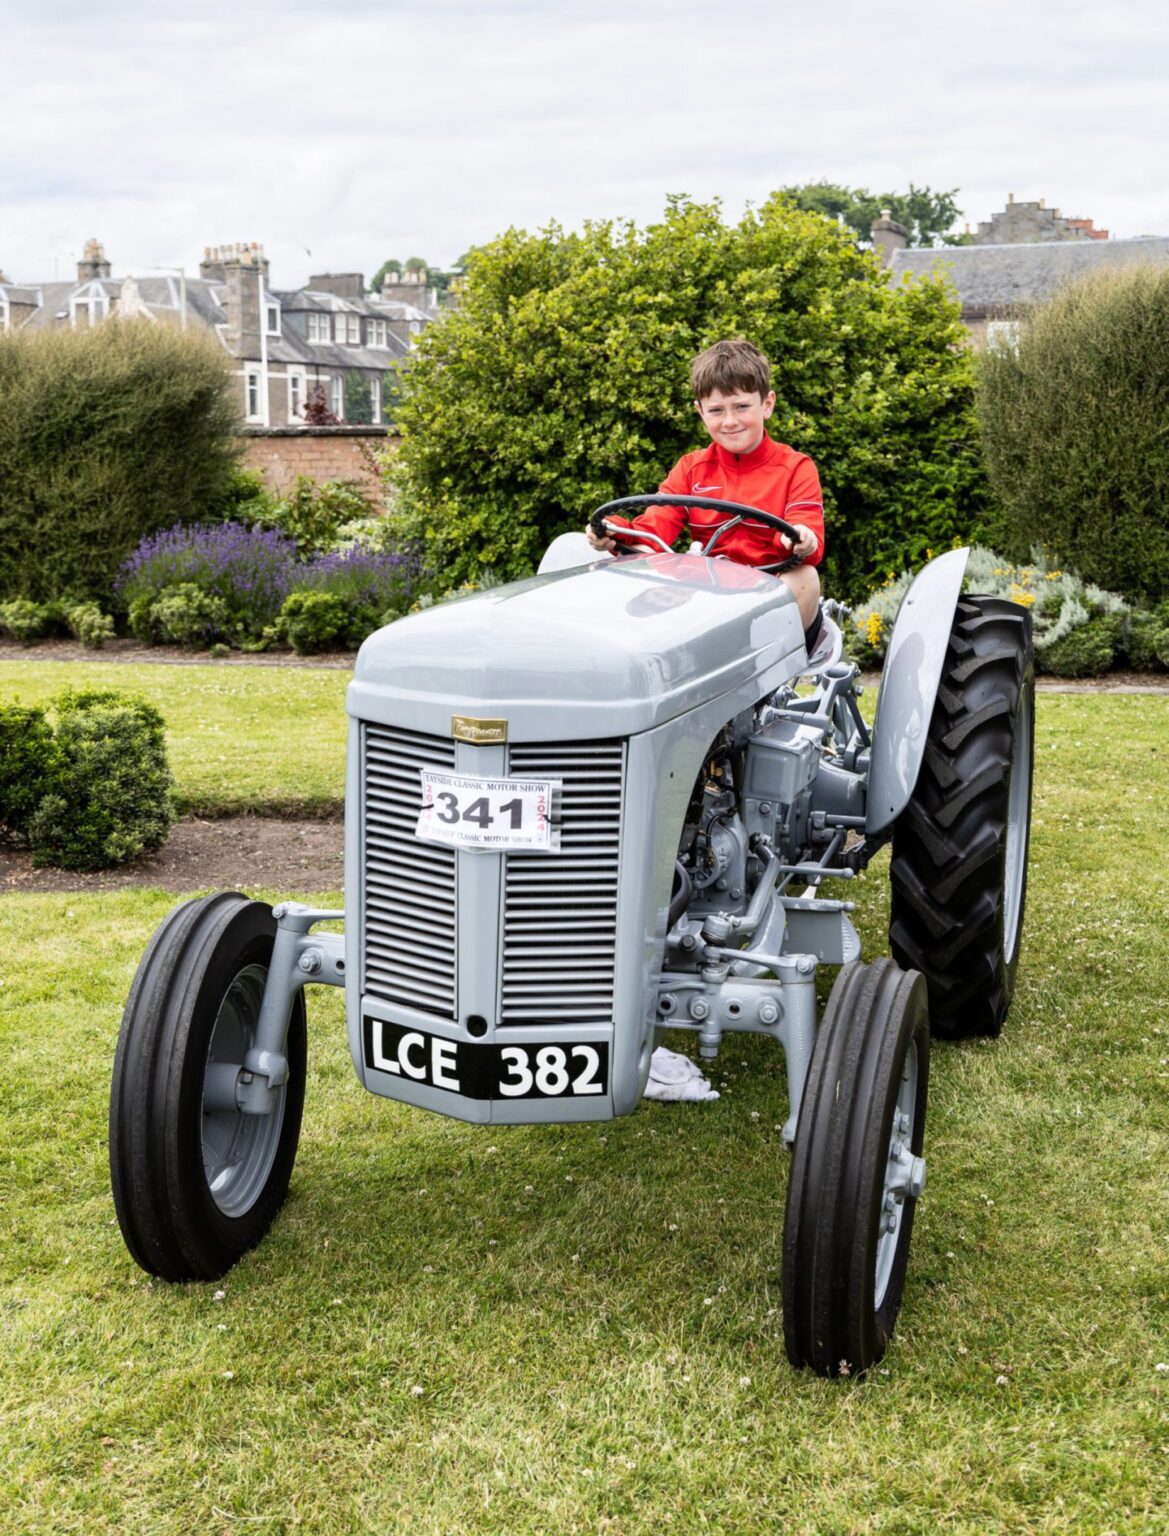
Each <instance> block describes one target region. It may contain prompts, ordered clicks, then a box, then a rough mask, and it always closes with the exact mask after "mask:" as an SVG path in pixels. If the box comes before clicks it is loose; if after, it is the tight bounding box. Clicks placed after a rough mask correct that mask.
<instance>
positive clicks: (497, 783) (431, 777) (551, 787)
mask: <svg viewBox="0 0 1169 1536" xmlns="http://www.w3.org/2000/svg"><path fill="white" fill-rule="evenodd" d="M421 776H422V808H421V811H420V812H419V816H418V824H417V826H416V827H415V829H414V831H415V836H416V837H419V838H421V839H422V841H423V842H427V843H445V844H447V845H448V846H450V847H455V848H494V849H498V850H500V851H502V852H505V853H507V852H511V851H512V850H514V849H521V848H527V849H532V850H535V851H537V852H541V853H559V852H560V827H559V825H558V820H559V815H560V796H561V792H562V789H563V785H562V784H561V781H560V780H559V779H473V778H469V777H468V776H467V775H466V774H460V773H442V772H440V771H439V770H437V769H434V768H423V769H422V770H421Z"/></svg>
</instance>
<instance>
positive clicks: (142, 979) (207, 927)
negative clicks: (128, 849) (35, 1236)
mask: <svg viewBox="0 0 1169 1536" xmlns="http://www.w3.org/2000/svg"><path fill="white" fill-rule="evenodd" d="M275 935H276V923H275V919H274V918H273V916H272V909H271V907H269V906H268V905H267V904H266V903H265V902H260V901H250V900H249V899H248V898H247V897H245V896H241V895H239V894H238V893H236V892H222V893H220V894H218V895H215V896H206V897H202V898H200V899H198V900H195V901H188V902H185V903H184V904H183V905H182V906H180V907H176V908H175V910H174V911H173V912H171V913H170V914H169V916H167V917H166V918H164V919H163V921H162V923H161V924H160V925H159V927H158V929H157V931H156V932H155V934H154V937H153V938H152V939H151V941H150V944H149V946H148V947H147V950H146V953H145V954H144V955H143V957H142V961H141V964H140V965H139V967H138V972H137V975H136V976H135V978H134V983H133V986H132V987H131V989H130V996H129V998H128V999H127V1002H126V1009H125V1013H124V1014H123V1016H122V1028H121V1033H120V1035H119V1037H118V1049H117V1055H116V1057H115V1060H114V1076H113V1084H112V1087H111V1091H110V1179H111V1183H112V1185H113V1194H114V1205H115V1208H116V1210H117V1215H118V1224H119V1226H120V1227H121V1229H122V1236H123V1237H124V1238H125V1241H126V1246H127V1248H129V1250H130V1253H131V1254H132V1255H133V1257H134V1258H135V1259H136V1260H137V1262H138V1263H139V1264H140V1265H141V1266H142V1268H143V1269H144V1270H146V1271H147V1272H148V1273H149V1274H152V1275H158V1276H159V1277H160V1278H162V1279H164V1280H217V1279H219V1277H220V1276H221V1275H223V1274H225V1273H226V1271H227V1270H228V1269H230V1268H231V1266H232V1265H233V1264H234V1263H235V1262H236V1260H237V1259H239V1258H240V1256H241V1255H242V1254H244V1253H246V1252H247V1251H248V1249H250V1248H254V1247H255V1245H256V1244H257V1243H258V1242H259V1241H260V1239H261V1238H262V1237H263V1236H264V1234H265V1233H266V1232H267V1230H268V1228H269V1227H270V1226H271V1224H272V1221H273V1218H274V1217H275V1215H276V1212H277V1211H278V1210H279V1209H280V1206H281V1205H282V1204H283V1201H284V1197H285V1195H286V1194H287V1192H288V1183H289V1179H290V1178H291V1176H292V1165H293V1163H294V1161H295V1159H296V1147H297V1142H298V1140H299V1138H300V1120H301V1111H302V1109H303V1107H304V1088H305V1066H306V1055H307V1048H306V1028H305V1008H304V994H303V993H302V992H299V991H298V992H297V993H296V994H295V995H294V999H293V1004H292V1014H291V1018H290V1020H289V1025H288V1031H287V1039H286V1042H285V1047H284V1054H285V1056H286V1057H287V1060H288V1078H287V1081H286V1082H285V1083H284V1085H283V1086H282V1087H281V1088H279V1089H278V1090H277V1096H276V1103H275V1108H274V1109H273V1111H272V1112H271V1113H270V1114H267V1115H245V1114H243V1113H242V1112H241V1111H240V1110H239V1109H238V1108H237V1107H236V1105H235V1099H234V1086H233V1085H234V1082H235V1078H236V1076H237V1075H238V1072H239V1070H240V1068H242V1065H243V1061H244V1057H245V1056H246V1054H247V1051H248V1050H249V1048H250V1047H251V1045H252V1043H253V1041H254V1039H255V1031H256V1025H257V1022H258V1019H259V1013H260V1003H261V1000H262V998H263V995H264V985H265V982H266V980H267V976H268V966H269V963H270V961H271V958H272V946H273V942H274V940H275Z"/></svg>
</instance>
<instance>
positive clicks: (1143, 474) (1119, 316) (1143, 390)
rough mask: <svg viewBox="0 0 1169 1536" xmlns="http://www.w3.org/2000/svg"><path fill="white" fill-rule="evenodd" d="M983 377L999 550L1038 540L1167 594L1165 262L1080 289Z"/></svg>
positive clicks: (1155, 593) (992, 354) (1016, 552)
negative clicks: (998, 520)
mask: <svg viewBox="0 0 1169 1536" xmlns="http://www.w3.org/2000/svg"><path fill="white" fill-rule="evenodd" d="M978 372H979V377H978V408H979V419H980V422H981V427H982V437H983V443H984V445H985V451H986V462H987V467H988V471H989V474H990V481H991V486H992V488H993V490H994V493H995V495H996V497H997V499H998V501H999V503H1000V504H1001V507H1002V509H1003V518H1004V521H1003V526H1002V528H1001V530H997V532H998V534H999V538H998V539H997V540H996V546H997V547H1002V548H1004V549H1005V550H1006V552H1007V553H1008V554H1011V555H1012V556H1014V557H1015V558H1025V557H1026V553H1027V551H1028V550H1029V549H1030V548H1031V546H1032V545H1033V544H1035V543H1036V542H1041V543H1043V544H1044V545H1046V546H1047V547H1048V548H1050V549H1052V550H1054V551H1056V552H1057V553H1058V555H1059V558H1060V560H1062V561H1066V562H1067V563H1069V564H1071V565H1074V566H1075V568H1076V569H1077V570H1078V571H1079V572H1080V574H1081V575H1082V576H1083V577H1084V579H1085V580H1086V581H1091V582H1095V583H1096V584H1097V585H1099V586H1101V587H1107V588H1109V589H1110V590H1112V591H1114V592H1125V593H1131V594H1133V595H1134V596H1135V595H1136V594H1143V595H1144V596H1145V597H1146V598H1148V599H1151V600H1153V601H1156V600H1158V599H1160V598H1163V597H1166V596H1169V433H1167V432H1166V430H1165V422H1166V417H1167V415H1169V268H1164V267H1160V268H1154V267H1136V268H1133V269H1130V270H1127V271H1119V272H1116V271H1114V272H1108V273H1099V274H1097V275H1095V276H1093V277H1090V278H1087V279H1084V280H1083V281H1081V282H1078V283H1075V284H1072V285H1070V286H1069V287H1067V288H1066V289H1064V290H1063V291H1062V292H1061V293H1059V294H1058V295H1057V296H1056V297H1055V298H1054V299H1052V300H1051V302H1050V303H1048V304H1045V305H1043V306H1041V307H1040V308H1038V309H1036V310H1035V311H1034V313H1033V314H1032V315H1031V316H1030V317H1029V318H1028V319H1027V320H1025V321H1024V322H1023V324H1022V326H1021V329H1020V332H1019V338H1018V348H1017V350H1016V349H1014V348H1011V347H1005V346H1000V347H992V348H990V349H989V350H988V351H987V352H986V353H985V354H984V355H983V358H982V361H981V363H980V366H979V371H978Z"/></svg>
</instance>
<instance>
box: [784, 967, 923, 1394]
mask: <svg viewBox="0 0 1169 1536" xmlns="http://www.w3.org/2000/svg"><path fill="white" fill-rule="evenodd" d="M929 1045H930V1033H929V1017H928V1013H927V1003H926V984H925V979H924V978H923V977H922V976H920V975H919V974H918V973H917V972H916V971H903V970H901V969H900V968H899V967H898V966H897V965H896V964H895V963H894V962H893V961H892V960H888V959H886V960H877V961H875V962H874V963H873V964H872V965H863V964H853V965H848V966H845V967H844V969H843V970H842V971H841V972H840V975H839V976H838V977H837V979H836V984H835V986H834V987H833V989H832V995H831V997H830V998H829V999H828V1006H827V1007H826V1008H825V1010H824V1018H823V1021H822V1023H821V1025H820V1029H819V1032H818V1034H817V1037H816V1047H815V1050H814V1051H813V1053H812V1061H811V1065H810V1067H809V1069H808V1078H807V1082H806V1084H805V1086H804V1097H803V1102H802V1104H801V1106H800V1116H799V1122H798V1124H797V1127H796V1140H795V1147H794V1148H793V1156H792V1168H791V1181H790V1183H789V1185H788V1193H787V1213H786V1217H785V1220H784V1230H783V1331H784V1344H785V1347H786V1349H787V1357H788V1359H789V1360H790V1361H791V1363H792V1365H794V1366H795V1367H796V1368H797V1369H799V1368H800V1367H802V1366H810V1367H811V1369H812V1370H813V1371H815V1372H816V1373H817V1374H818V1375H821V1376H859V1375H861V1374H863V1373H864V1372H865V1371H867V1370H868V1369H869V1368H870V1367H871V1366H873V1365H875V1364H876V1362H877V1361H878V1360H880V1358H881V1356H882V1355H883V1354H884V1353H885V1348H886V1345H887V1344H888V1342H889V1339H890V1336H891V1335H892V1332H893V1325H894V1323H895V1322H896V1321H897V1314H898V1312H899V1310H900V1308H901V1297H902V1294H903V1292H904V1289H905V1273H906V1268H907V1265H908V1263H909V1239H910V1236H911V1234H912V1231H913V1216H914V1210H915V1208H916V1204H917V1200H918V1197H919V1196H920V1194H921V1192H922V1189H923V1187H924V1184H925V1163H924V1161H923V1159H922V1156H921V1149H922V1140H923V1137H924V1134H925V1112H926V1096H927V1089H928V1084H929Z"/></svg>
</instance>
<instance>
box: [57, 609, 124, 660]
mask: <svg viewBox="0 0 1169 1536" xmlns="http://www.w3.org/2000/svg"><path fill="white" fill-rule="evenodd" d="M65 622H66V623H67V624H68V626H69V633H70V634H71V635H73V636H74V637H75V638H76V639H78V640H80V641H81V643H82V645H84V646H87V647H88V648H89V649H91V650H95V651H99V650H101V648H102V646H103V645H104V644H105V642H106V641H107V640H112V639H113V638H114V621H113V619H111V618H110V616H109V614H108V613H103V612H102V611H101V609H100V608H99V607H98V605H97V604H96V603H75V604H73V606H72V607H71V608H68V609H67V610H66V613H65Z"/></svg>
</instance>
